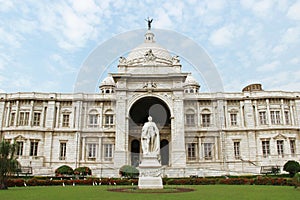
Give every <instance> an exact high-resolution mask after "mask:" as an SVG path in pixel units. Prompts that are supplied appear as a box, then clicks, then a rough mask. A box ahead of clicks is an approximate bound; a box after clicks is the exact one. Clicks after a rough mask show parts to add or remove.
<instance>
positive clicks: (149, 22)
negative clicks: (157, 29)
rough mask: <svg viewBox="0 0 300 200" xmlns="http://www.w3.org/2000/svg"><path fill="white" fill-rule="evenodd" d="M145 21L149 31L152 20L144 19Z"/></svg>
mask: <svg viewBox="0 0 300 200" xmlns="http://www.w3.org/2000/svg"><path fill="white" fill-rule="evenodd" d="M145 21H146V22H147V23H148V30H151V23H152V21H153V19H150V18H149V17H148V19H145Z"/></svg>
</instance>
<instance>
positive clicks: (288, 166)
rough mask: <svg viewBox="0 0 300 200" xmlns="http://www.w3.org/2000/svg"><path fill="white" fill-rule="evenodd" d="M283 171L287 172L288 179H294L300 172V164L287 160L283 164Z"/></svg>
mask: <svg viewBox="0 0 300 200" xmlns="http://www.w3.org/2000/svg"><path fill="white" fill-rule="evenodd" d="M283 170H284V171H286V172H288V173H289V174H290V177H294V176H295V174H296V173H297V172H299V171H300V164H299V163H298V162H297V161H295V160H289V161H287V162H286V163H285V164H284V166H283Z"/></svg>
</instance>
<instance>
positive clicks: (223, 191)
mask: <svg viewBox="0 0 300 200" xmlns="http://www.w3.org/2000/svg"><path fill="white" fill-rule="evenodd" d="M112 187H121V186H109V187H108V186H75V187H73V186H66V187H62V186H45V187H39V186H37V187H13V188H9V189H8V190H0V199H3V200H14V199H16V200H20V199H21V200H34V199H38V200H40V199H42V200H52V199H53V200H60V199H74V200H75V199H76V200H81V199H84V200H93V199H97V200H99V199H104V200H114V199H122V200H126V199H128V200H139V199H141V200H142V199H143V200H147V199H149V200H150V199H151V200H153V199H154V200H161V199H163V200H167V199H172V200H176V199H178V200H187V199H189V200H190V199H201V200H208V199H212V200H215V199H222V200H227V199H228V200H233V199H238V200H244V199H245V200H246V199H249V200H259V199H272V200H277V199H278V200H283V199H284V200H289V199H291V200H295V199H298V198H299V196H300V189H294V188H293V187H292V186H290V187H287V186H254V185H198V186H178V187H185V188H194V189H195V191H192V192H186V193H164V194H162V193H157V194H156V193H151V194H141V193H124V192H110V191H107V189H108V188H112ZM168 187H177V186H168Z"/></svg>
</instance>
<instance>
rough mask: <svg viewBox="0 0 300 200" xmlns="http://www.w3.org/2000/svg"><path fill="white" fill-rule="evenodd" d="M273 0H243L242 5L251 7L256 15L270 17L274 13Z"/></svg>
mask: <svg viewBox="0 0 300 200" xmlns="http://www.w3.org/2000/svg"><path fill="white" fill-rule="evenodd" d="M273 3H274V2H273V0H261V1H254V0H243V1H241V5H242V6H243V7H244V8H246V9H250V10H251V11H252V12H253V13H254V14H255V15H256V16H259V17H268V16H269V15H270V13H272V12H271V11H272V8H273Z"/></svg>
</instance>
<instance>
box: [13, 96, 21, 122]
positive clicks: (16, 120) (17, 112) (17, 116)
mask: <svg viewBox="0 0 300 200" xmlns="http://www.w3.org/2000/svg"><path fill="white" fill-rule="evenodd" d="M19 103H20V102H19V100H17V102H16V115H15V121H14V126H18V124H19V110H20V107H19Z"/></svg>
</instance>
